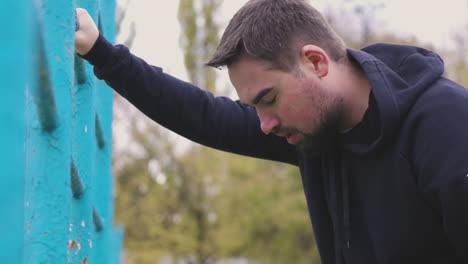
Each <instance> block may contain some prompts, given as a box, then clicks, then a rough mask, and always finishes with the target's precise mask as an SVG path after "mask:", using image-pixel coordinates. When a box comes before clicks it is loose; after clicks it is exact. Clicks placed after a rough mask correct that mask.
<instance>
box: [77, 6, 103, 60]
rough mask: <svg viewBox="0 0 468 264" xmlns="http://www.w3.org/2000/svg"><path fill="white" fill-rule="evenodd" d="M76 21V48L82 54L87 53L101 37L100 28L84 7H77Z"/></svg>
mask: <svg viewBox="0 0 468 264" xmlns="http://www.w3.org/2000/svg"><path fill="white" fill-rule="evenodd" d="M76 21H77V26H76V32H75V49H76V51H77V52H78V53H79V54H80V55H85V54H87V53H88V52H89V51H90V50H91V48H92V47H93V45H94V43H95V42H96V40H97V38H98V37H99V30H98V28H97V26H96V24H95V23H94V21H93V19H92V18H91V16H90V15H89V13H88V11H86V10H85V9H83V8H77V9H76Z"/></svg>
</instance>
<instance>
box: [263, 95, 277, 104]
mask: <svg viewBox="0 0 468 264" xmlns="http://www.w3.org/2000/svg"><path fill="white" fill-rule="evenodd" d="M275 102H276V95H275V96H273V97H272V98H271V99H268V100H263V103H264V104H265V105H272V104H274V103H275Z"/></svg>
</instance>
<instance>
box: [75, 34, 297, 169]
mask: <svg viewBox="0 0 468 264" xmlns="http://www.w3.org/2000/svg"><path fill="white" fill-rule="evenodd" d="M83 58H84V59H86V60H87V61H89V62H90V63H91V64H92V65H93V66H94V73H95V75H96V76H97V77H98V78H99V79H101V80H104V81H105V82H106V83H107V84H108V85H109V86H111V87H112V88H113V89H114V90H115V91H116V92H118V93H119V94H120V95H122V96H123V97H125V98H126V99H127V100H128V101H129V102H130V103H132V104H133V105H134V106H136V107H137V108H138V109H139V110H140V111H142V112H143V113H144V114H145V115H147V116H148V117H150V118H151V119H153V120H154V121H156V122H157V123H159V124H160V125H162V126H164V127H166V128H168V129H170V130H172V131H174V132H175V133H178V134H180V135H182V136H184V137H186V138H188V139H190V140H193V141H195V142H197V143H200V144H203V145H206V146H209V147H213V148H216V149H220V150H224V151H228V152H232V153H237V154H241V155H247V156H252V157H257V158H263V159H269V160H276V161H282V162H287V163H291V164H297V155H296V150H295V148H294V146H292V145H289V144H288V143H287V142H286V140H284V139H282V138H280V137H278V136H275V135H265V134H263V133H262V131H261V129H260V123H259V121H258V118H257V115H256V112H255V109H254V108H252V107H246V106H243V105H242V104H240V103H239V102H238V101H233V100H231V99H229V98H227V97H215V96H214V95H213V94H211V93H210V92H208V91H206V90H202V89H200V88H198V87H196V86H194V85H192V84H190V83H187V82H183V81H181V80H179V79H176V78H174V77H172V76H170V75H168V74H165V73H164V72H163V70H162V69H161V68H159V67H155V66H151V65H148V64H147V63H146V62H145V61H144V60H142V59H140V58H138V57H136V56H134V55H132V54H131V53H130V52H129V50H128V48H126V47H124V46H122V45H117V46H113V45H112V44H111V43H109V42H108V41H107V40H106V39H105V38H104V37H103V36H102V35H100V36H99V38H98V40H97V41H96V44H95V45H94V46H93V48H92V49H91V50H90V52H89V53H88V54H86V55H85V56H83Z"/></svg>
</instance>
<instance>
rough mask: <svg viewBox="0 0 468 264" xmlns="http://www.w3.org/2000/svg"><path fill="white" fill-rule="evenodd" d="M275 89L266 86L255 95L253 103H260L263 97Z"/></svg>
mask: <svg viewBox="0 0 468 264" xmlns="http://www.w3.org/2000/svg"><path fill="white" fill-rule="evenodd" d="M272 90H273V88H265V89H263V90H261V91H260V92H259V93H258V94H257V95H256V96H255V97H254V99H253V100H252V105H256V104H258V102H260V100H262V98H263V97H264V96H265V95H267V94H268V93H269V92H271V91H272Z"/></svg>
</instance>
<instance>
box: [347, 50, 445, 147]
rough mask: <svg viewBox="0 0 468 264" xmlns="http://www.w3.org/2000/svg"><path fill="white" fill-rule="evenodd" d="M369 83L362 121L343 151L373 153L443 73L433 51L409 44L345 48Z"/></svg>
mask: <svg viewBox="0 0 468 264" xmlns="http://www.w3.org/2000/svg"><path fill="white" fill-rule="evenodd" d="M348 54H349V56H350V58H351V59H353V60H354V61H355V62H356V63H357V64H359V65H360V66H361V68H362V69H363V71H364V73H365V74H366V76H367V78H368V79H369V82H370V84H371V96H370V98H369V107H368V110H367V111H366V113H365V115H364V118H363V120H362V121H361V122H360V123H359V124H358V125H357V126H356V127H354V128H353V129H351V131H349V133H346V134H348V135H345V137H344V142H343V143H344V144H343V145H344V148H345V149H346V150H347V151H350V152H352V153H356V154H365V153H369V152H372V151H374V150H376V149H378V148H379V146H382V145H384V144H385V143H387V142H388V141H390V140H391V139H392V138H393V137H394V135H395V133H396V132H397V130H398V128H399V126H400V124H401V122H402V120H404V118H405V117H406V114H407V113H408V111H409V110H410V109H411V106H412V105H413V104H414V102H415V101H416V100H417V98H418V96H419V95H420V94H421V93H422V92H424V90H425V89H427V88H428V87H429V86H430V84H431V83H432V82H434V81H435V80H437V79H438V78H440V77H441V76H442V74H443V73H444V63H443V61H442V59H441V58H440V57H439V56H438V55H437V54H436V53H434V52H432V51H429V50H426V49H423V48H419V47H415V46H408V45H395V44H386V43H379V44H373V45H370V46H367V47H365V48H363V49H362V50H354V49H348Z"/></svg>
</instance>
